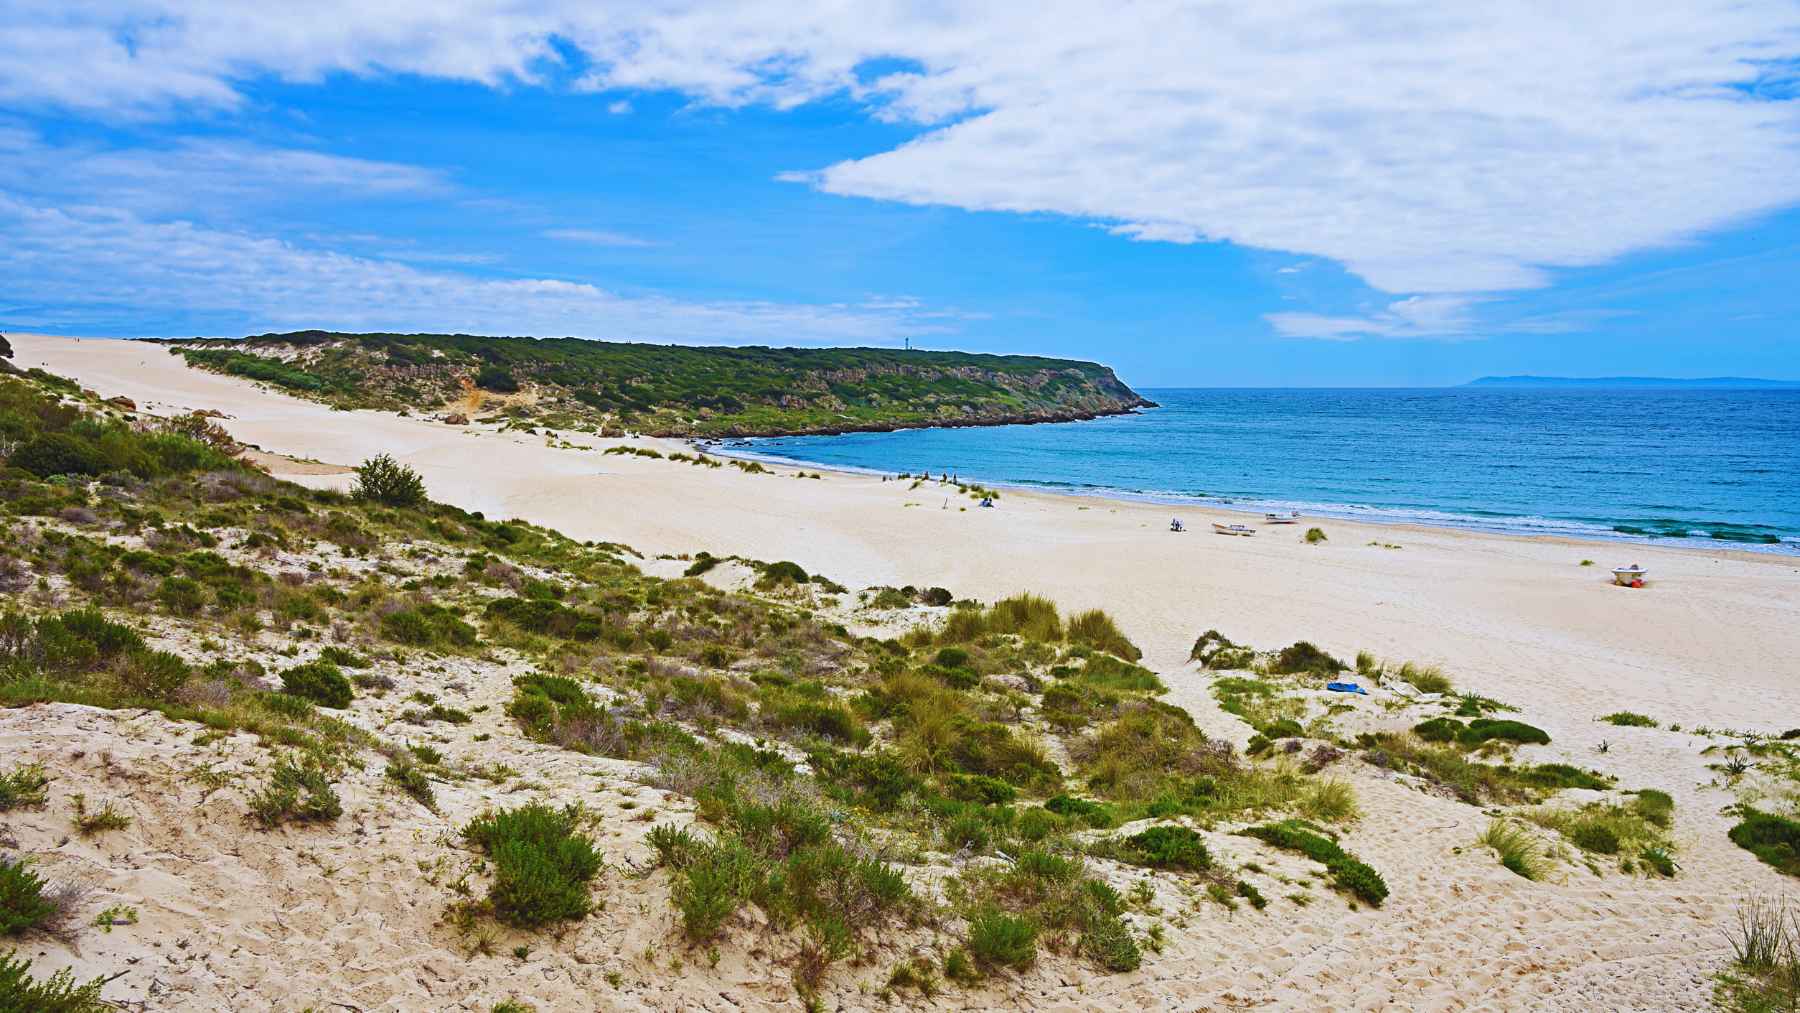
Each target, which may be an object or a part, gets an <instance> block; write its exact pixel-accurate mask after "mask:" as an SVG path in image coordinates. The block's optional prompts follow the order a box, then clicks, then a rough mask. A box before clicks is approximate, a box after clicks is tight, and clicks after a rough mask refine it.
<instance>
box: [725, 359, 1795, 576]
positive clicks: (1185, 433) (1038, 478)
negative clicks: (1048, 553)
mask: <svg viewBox="0 0 1800 1013" xmlns="http://www.w3.org/2000/svg"><path fill="white" fill-rule="evenodd" d="M1144 393H1145V396H1146V397H1149V398H1151V399H1152V400H1155V401H1157V402H1159V403H1160V404H1161V405H1162V407H1160V408H1156V409H1152V410H1148V411H1146V412H1144V413H1142V414H1140V415H1127V416H1118V417H1113V418H1106V419H1098V420H1095V421H1092V422H1072V423H1061V424H1055V425H1037V426H999V427H993V428H970V429H915V430H906V431H902V432H894V433H851V434H847V435H843V436H807V437H783V438H772V439H757V440H738V441H728V442H727V443H724V444H721V445H720V446H719V449H721V450H722V451H724V452H726V453H747V454H752V455H754V456H766V457H771V458H776V459H780V460H788V461H799V462H810V463H815V464H821V465H827V466H830V467H843V468H861V469H870V470H875V471H885V472H913V473H915V474H916V473H918V472H921V471H930V472H932V473H934V474H936V473H939V472H945V471H948V472H954V473H955V474H957V475H959V476H960V477H962V478H964V479H969V480H974V481H979V482H984V483H987V484H990V485H1014V486H1030V487H1036V488H1044V489H1054V490H1061V491H1068V492H1080V493H1094V494H1102V495H1114V496H1125V497H1134V498H1135V497H1141V498H1149V499H1154V500H1159V501H1169V502H1176V503H1182V502H1192V503H1205V504H1216V505H1229V506H1233V507H1238V508H1243V509H1251V510H1261V509H1297V510H1300V511H1302V512H1303V513H1306V514H1310V515H1314V516H1325V517H1347V518H1355V519H1358V520H1374V521H1393V522H1408V523H1425V524H1439V525H1447V526H1453V527H1463V528H1475V529H1481V530H1489V531H1504V532H1513V533H1522V534H1555V535H1568V536H1576V537H1595V538H1614V539H1625V540H1633V541H1638V540H1646V539H1650V540H1658V541H1662V540H1678V541H1684V542H1687V541H1693V540H1700V541H1702V542H1704V543H1705V544H1709V545H1717V544H1719V542H1720V541H1721V540H1723V541H1728V542H1731V543H1733V544H1734V545H1735V546H1738V547H1745V548H1757V549H1763V550H1767V551H1775V552H1793V553H1800V391H1793V390H1661V391H1656V390H1651V391H1643V390H1638V391H1629V392H1625V391H1605V390H1483V389H1467V388H1450V389H1432V390H1169V389H1165V390H1148V391H1145V392H1144Z"/></svg>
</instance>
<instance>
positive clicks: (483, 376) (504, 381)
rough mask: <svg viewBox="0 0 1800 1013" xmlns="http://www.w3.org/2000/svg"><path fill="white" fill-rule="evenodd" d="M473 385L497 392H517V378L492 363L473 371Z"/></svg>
mask: <svg viewBox="0 0 1800 1013" xmlns="http://www.w3.org/2000/svg"><path fill="white" fill-rule="evenodd" d="M475 386H477V387H480V388H481V389H482V390H491V391H493V392H495V393H497V394H517V393H518V392H519V381H518V379H517V378H515V377H514V376H513V375H512V374H511V373H509V372H507V371H506V370H504V369H501V368H500V367H499V366H495V365H492V364H489V365H484V366H482V367H481V368H480V369H478V370H476V371H475Z"/></svg>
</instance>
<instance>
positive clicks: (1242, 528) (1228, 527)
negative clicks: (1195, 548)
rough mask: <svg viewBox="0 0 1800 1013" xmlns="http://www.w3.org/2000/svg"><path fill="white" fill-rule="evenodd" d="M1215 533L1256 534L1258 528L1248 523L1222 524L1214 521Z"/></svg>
mask: <svg viewBox="0 0 1800 1013" xmlns="http://www.w3.org/2000/svg"><path fill="white" fill-rule="evenodd" d="M1213 533H1214V534H1220V535H1254V534H1256V529H1255V528H1253V527H1251V526H1250V525H1248V524H1220V523H1219V522H1218V521H1214V522H1213Z"/></svg>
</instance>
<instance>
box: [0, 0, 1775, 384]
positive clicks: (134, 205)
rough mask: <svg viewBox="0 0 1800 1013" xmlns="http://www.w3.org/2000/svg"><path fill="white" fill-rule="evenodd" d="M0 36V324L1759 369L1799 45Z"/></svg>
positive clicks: (585, 10)
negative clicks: (1, 236)
mask: <svg viewBox="0 0 1800 1013" xmlns="http://www.w3.org/2000/svg"><path fill="white" fill-rule="evenodd" d="M65 6H66V5H56V4H48V3H42V4H40V3H39V2H38V0H27V2H25V3H23V4H22V6H20V7H18V8H17V9H15V10H14V11H13V12H11V13H5V14H0V29H4V31H0V39H5V40H7V41H3V42H0V232H4V234H5V235H6V237H7V239H6V241H5V243H4V244H0V329H10V330H38V331H48V332H54V333H75V334H101V335H121V336H129V335H189V334H206V335H236V334H243V333H253V332H259V331H264V330H283V329H293V328H300V327H323V328H331V329H343V330H357V329H402V330H466V331H472V332H477V333H525V334H540V335H561V334H576V335H581V336H586V337H597V338H618V339H630V340H651V341H684V342H706V343H757V344H875V345H899V344H900V343H901V342H902V341H904V340H905V339H907V338H911V339H912V340H913V342H914V344H915V346H917V347H938V348H962V349H970V350H977V351H1007V352H1012V351H1016V352H1033V353H1042V354H1053V355H1068V356H1076V357H1082V358H1093V359H1099V360H1101V361H1105V362H1108V363H1110V364H1112V365H1114V366H1116V367H1117V368H1118V370H1119V372H1120V374H1121V375H1122V376H1123V377H1125V378H1126V379H1127V380H1128V381H1130V382H1132V383H1134V384H1138V385H1143V386H1181V385H1220V386H1236V385H1249V386H1269V385H1295V386H1311V385H1414V384H1418V385H1428V384H1440V383H1456V382H1461V381H1463V380H1466V379H1470V378H1472V377H1474V376H1478V375H1482V374H1488V373H1555V374H1570V375H1612V374H1639V375H1652V374H1654V375H1696V376H1697V375H1723V374H1733V375H1757V376H1769V377H1779V378H1790V379H1800V343H1797V339H1800V335H1796V321H1800V285H1797V284H1796V283H1795V282H1796V280H1800V89H1797V88H1796V86H1795V82H1796V80H1800V71H1797V69H1796V68H1797V67H1800V63H1796V57H1797V55H1800V14H1796V11H1795V8H1793V7H1792V5H1791V4H1784V3H1777V4H1768V5H1760V4H1756V3H1749V4H1719V5H1713V4H1709V3H1697V2H1696V3H1691V4H1677V5H1671V6H1670V7H1669V9H1668V10H1666V11H1660V10H1659V11H1656V12H1652V13H1644V12H1630V11H1625V12H1620V11H1618V10H1615V9H1614V5H1607V4H1599V5H1596V6H1595V7H1593V8H1592V9H1587V8H1586V7H1585V5H1581V4H1576V5H1573V6H1572V7H1571V8H1570V10H1569V12H1568V13H1567V14H1566V15H1565V16H1564V17H1562V18H1561V19H1559V20H1558V21H1556V22H1554V23H1551V22H1547V21H1545V20H1544V18H1543V17H1542V16H1541V15H1539V16H1536V19H1535V20H1534V18H1533V17H1531V16H1524V15H1520V14H1517V13H1509V12H1505V11H1502V12H1461V11H1451V12H1445V11H1442V10H1438V9H1437V8H1436V7H1434V6H1431V5H1421V6H1418V7H1409V6H1407V5H1405V4H1395V5H1392V6H1391V7H1385V8H1380V9H1375V8H1367V7H1361V6H1358V7H1350V8H1341V7H1336V6H1333V5H1321V4H1304V3H1293V4H1285V3H1278V4H1261V5H1256V7H1254V8H1249V7H1246V8H1244V9H1243V10H1242V11H1240V12H1237V13H1226V14H1221V13H1219V11H1217V10H1210V11H1207V12H1204V13H1202V12H1200V11H1199V10H1198V9H1196V8H1193V7H1190V6H1186V5H1182V4H1176V3H1168V4H1144V5H1139V6H1134V7H1132V8H1129V9H1127V10H1123V11H1122V12H1119V11H1114V12H1110V13H1106V12H1100V11H1099V9H1097V8H1095V7H1093V6H1092V5H1087V6H1082V5H1061V4H1051V5H1049V6H1044V5H1033V6H1030V7H1020V8H1017V9H1014V8H1011V7H1009V6H1008V5H1005V4H997V5H993V6H992V7H991V8H984V9H982V10H980V11H972V12H969V13H957V12H954V11H949V12H945V11H940V12H936V13H930V12H926V13H919V12H917V11H914V10H912V9H910V8H897V9H890V8H887V7H883V6H879V5H876V6H871V7H866V8H863V9H861V10H859V11H836V12H834V11H821V12H812V13H800V14H796V13H795V12H793V11H792V10H788V9H785V8H784V7H783V6H782V5H775V4H770V5H762V4H757V3H743V4H717V5H708V6H704V7H696V6H692V5H669V6H667V7H664V6H660V5H655V4H647V5H632V7H630V8H628V9H622V10H616V11H615V10H611V9H608V8H606V7H604V6H595V5H571V6H570V7H569V9H567V10H561V9H559V8H558V5H557V4H556V3H544V4H538V5H533V6H532V7H531V9H530V10H529V11H527V12H517V11H511V10H509V9H504V8H502V9H501V12H500V13H496V8H495V7H494V6H493V5H483V4H475V3H472V2H471V3H469V4H467V5H466V6H465V5H464V4H463V3H461V2H456V3H438V4H433V5H430V6H428V7H427V6H421V7H420V8H418V9H413V8H411V7H409V6H408V5H406V4H396V5H384V7H385V9H383V10H381V11H364V10H362V9H360V8H359V7H357V8H347V9H346V10H344V11H340V12H337V13H336V15H335V16H318V15H307V14H305V13H304V12H302V13H290V12H285V11H280V10H271V11H247V10H242V9H239V7H240V6H241V5H231V4H225V3H218V4H214V3H210V2H205V3H201V2H195V3H183V4H170V5H168V6H164V5H162V4H159V3H155V2H118V3H113V2H97V3H94V4H89V5H82V7H81V8H80V9H79V10H76V11H70V10H67V9H65Z"/></svg>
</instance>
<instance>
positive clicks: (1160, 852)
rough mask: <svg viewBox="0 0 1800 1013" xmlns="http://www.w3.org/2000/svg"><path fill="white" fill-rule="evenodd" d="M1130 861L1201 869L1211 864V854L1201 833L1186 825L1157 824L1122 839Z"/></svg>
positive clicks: (1158, 866)
mask: <svg viewBox="0 0 1800 1013" xmlns="http://www.w3.org/2000/svg"><path fill="white" fill-rule="evenodd" d="M1122 843H1123V844H1124V846H1125V853H1126V855H1127V856H1128V860H1130V861H1131V862H1133V863H1134V864H1137V865H1147V866H1149V867H1151V868H1153V869H1185V870H1187V871H1189V872H1199V871H1200V870H1202V869H1205V868H1208V867H1210V866H1211V865H1212V855H1211V854H1209V853H1208V852H1207V850H1206V843H1205V842H1204V841H1203V840H1201V838H1200V835H1199V834H1197V833H1195V832H1194V831H1192V830H1189V829H1188V828H1187V827H1178V826H1155V827H1150V828H1149V829H1147V830H1143V831H1140V832H1138V833H1135V834H1132V835H1131V836H1130V837H1127V838H1125V839H1124V841H1123V842H1122Z"/></svg>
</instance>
